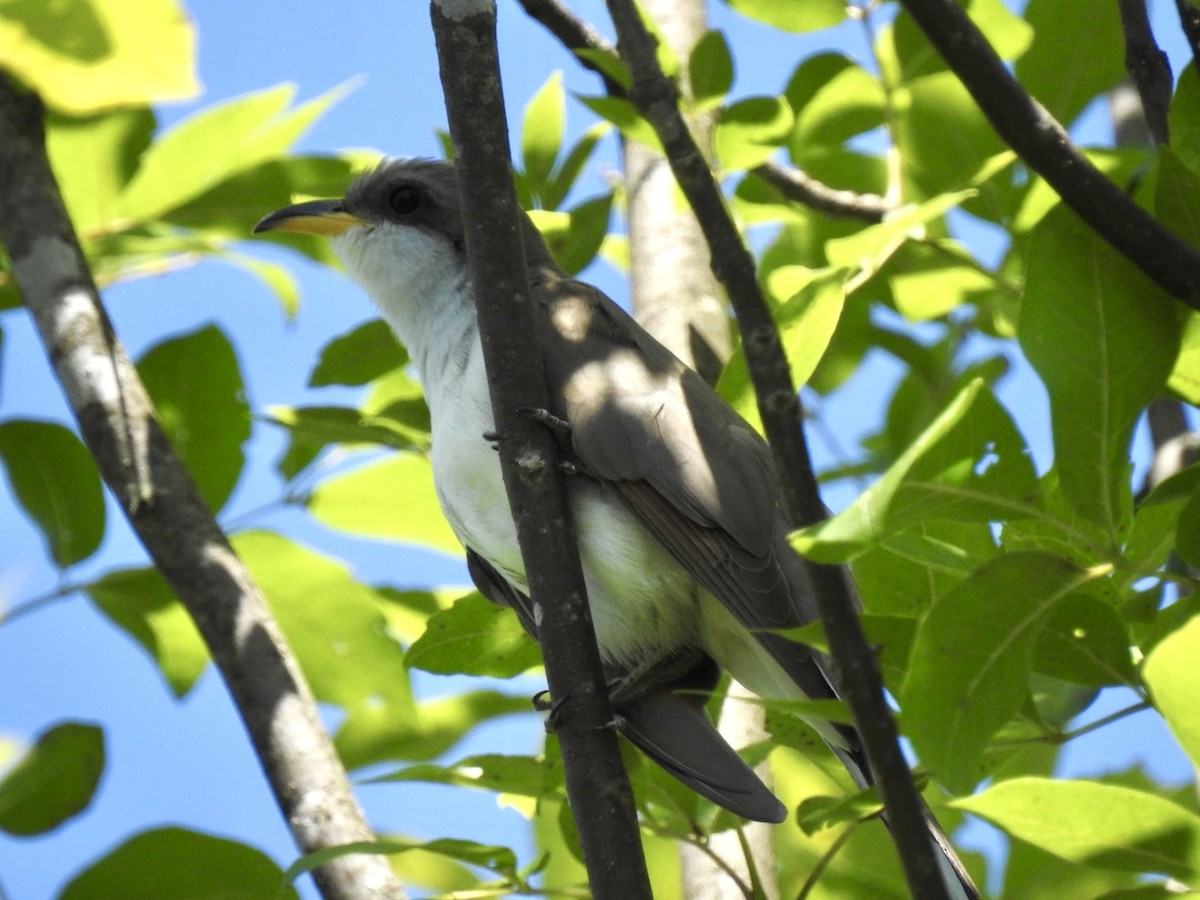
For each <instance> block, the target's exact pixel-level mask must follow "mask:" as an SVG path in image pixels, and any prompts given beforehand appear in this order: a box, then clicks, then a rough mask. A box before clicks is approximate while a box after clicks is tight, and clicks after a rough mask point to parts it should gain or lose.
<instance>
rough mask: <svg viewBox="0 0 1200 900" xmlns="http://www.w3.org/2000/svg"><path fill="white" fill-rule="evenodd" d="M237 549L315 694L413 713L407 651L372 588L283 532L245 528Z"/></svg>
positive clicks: (349, 703)
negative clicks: (392, 632)
mask: <svg viewBox="0 0 1200 900" xmlns="http://www.w3.org/2000/svg"><path fill="white" fill-rule="evenodd" d="M233 545H234V549H235V550H236V551H237V553H238V555H239V556H240V557H241V558H242V560H243V561H244V562H245V563H246V566H247V568H249V569H250V572H251V574H252V575H253V576H254V580H255V581H256V582H257V584H258V586H259V587H260V588H262V591H263V593H264V594H265V595H266V597H267V602H268V603H269V604H270V606H271V611H272V612H273V613H274V614H275V618H276V619H277V620H278V621H279V625H280V627H281V628H282V629H283V632H284V634H285V635H286V637H287V639H288V641H289V643H290V644H291V645H292V648H293V649H294V650H295V652H296V656H297V658H298V659H299V660H300V664H301V666H303V668H304V674H305V675H306V676H307V678H308V681H309V684H311V685H312V689H313V693H314V694H316V696H317V699H318V700H322V701H324V702H326V703H336V704H338V705H339V706H342V707H345V708H346V709H347V711H349V712H350V713H353V711H354V710H355V709H358V708H360V707H364V706H365V707H368V708H371V709H376V710H380V709H386V710H388V711H389V712H390V714H391V715H395V716H411V715H413V714H414V712H415V707H414V705H413V699H412V693H411V691H410V688H409V683H408V671H407V669H405V667H404V651H403V648H402V647H401V646H400V644H399V643H398V642H397V641H396V640H394V639H393V638H392V636H391V635H390V634H389V633H388V631H387V623H386V620H385V619H384V616H383V613H382V612H381V611H380V609H379V598H378V597H377V596H376V594H375V592H374V590H372V589H371V588H370V587H369V586H367V585H365V584H363V583H362V582H360V581H357V580H355V578H354V577H353V575H352V574H351V573H350V571H349V570H348V569H347V568H346V567H345V566H344V565H343V564H342V563H340V562H338V561H337V560H334V559H331V558H329V557H327V556H324V555H322V554H319V553H317V552H316V551H314V550H311V549H309V548H307V547H304V546H302V545H300V544H298V543H295V542H294V541H291V540H288V539H287V538H285V537H283V536H282V535H278V534H272V533H270V532H265V531H254V532H245V533H242V534H239V535H237V536H236V537H235V538H234V541H233Z"/></svg>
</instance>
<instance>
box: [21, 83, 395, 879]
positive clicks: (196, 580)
mask: <svg viewBox="0 0 1200 900" xmlns="http://www.w3.org/2000/svg"><path fill="white" fill-rule="evenodd" d="M43 128H44V125H43V108H42V104H41V102H40V100H39V99H38V98H37V97H36V96H35V95H33V94H29V93H23V92H22V91H21V90H20V89H18V88H17V87H16V86H15V85H14V84H13V83H12V82H11V81H10V80H9V78H8V77H7V76H5V75H3V74H0V242H3V244H4V246H5V248H6V249H7V250H8V254H9V258H10V259H11V262H12V271H13V277H14V279H15V280H16V282H17V284H18V286H19V287H20V289H21V292H22V294H23V299H24V302H25V305H26V307H28V309H29V312H30V314H31V315H32V316H33V318H34V321H35V323H36V325H37V328H38V331H39V333H40V334H41V338H42V341H43V343H44V344H45V347H46V352H47V355H48V356H49V358H50V361H51V362H52V363H53V365H54V368H55V371H56V373H57V375H58V379H59V382H60V383H61V384H62V387H63V390H64V392H65V393H66V395H67V400H68V402H69V403H70V405H71V408H72V411H73V412H74V414H75V417H76V419H77V420H78V422H79V429H80V433H81V435H82V437H83V440H84V442H85V443H86V444H87V447H88V449H89V450H90V451H91V453H92V455H93V456H94V457H95V459H96V463H97V465H98V466H99V469H100V473H101V475H102V476H103V478H104V480H105V482H106V483H107V484H108V486H109V488H110V490H112V492H113V493H114V494H115V495H116V497H117V499H118V501H119V502H120V505H121V508H122V510H124V512H125V515H126V516H127V517H128V519H129V522H130V524H131V525H132V526H133V529H134V531H135V532H136V533H137V536H138V539H139V540H140V541H141V542H142V545H143V546H144V547H145V548H146V550H147V552H148V553H149V554H150V557H151V558H152V559H153V561H154V564H155V565H156V566H157V567H158V569H159V570H160V571H161V572H162V574H163V575H164V577H165V578H166V580H167V582H168V583H169V584H170V585H171V587H172V588H173V589H174V591H175V593H176V594H177V595H178V597H179V599H180V601H182V603H183V604H184V606H185V607H186V608H187V610H188V613H189V614H190V615H191V617H192V619H193V620H194V621H195V622H196V626H197V628H198V629H199V630H200V633H201V635H202V636H203V638H204V641H205V643H206V644H207V645H208V649H209V653H210V654H211V655H212V658H213V661H214V662H215V663H216V665H217V668H218V669H219V670H220V672H221V675H222V677H223V678H224V679H225V683H226V685H227V686H228V688H229V692H230V694H231V695H232V697H233V700H234V703H235V705H236V706H237V709H238V713H239V714H240V715H241V717H242V721H243V722H244V723H245V726H246V730H247V731H248V732H249V734H250V739H251V741H252V742H253V744H254V749H255V752H256V753H257V755H258V758H259V761H260V762H261V763H262V766H263V769H264V771H265V772H266V775H267V779H268V781H269V782H270V784H271V788H272V791H273V792H274V794H275V799H276V801H277V802H278V804H279V807H280V809H281V810H282V811H283V814H284V816H285V817H286V818H287V821H288V824H289V825H290V826H291V830H292V834H293V836H294V837H295V839H296V843H297V845H298V846H299V847H300V849H301V850H302V851H303V852H305V853H309V852H312V851H316V850H323V849H327V848H330V847H337V846H342V845H346V844H352V843H358V842H370V841H373V840H374V839H375V838H374V835H373V834H372V833H371V830H370V828H369V827H368V826H367V824H366V821H365V819H364V818H363V814H362V810H361V809H360V808H359V806H358V802H357V800H355V798H354V795H353V794H352V793H351V791H350V786H349V783H348V782H347V779H346V773H345V771H344V770H343V769H342V766H341V763H340V761H339V760H338V758H337V754H336V752H335V751H334V749H333V745H332V743H331V742H330V740H329V737H328V735H327V734H326V733H325V731H324V729H323V728H322V726H321V722H320V718H319V717H318V714H317V709H316V703H315V701H314V700H313V696H312V692H311V691H310V690H309V688H308V685H307V683H306V682H305V680H304V676H303V674H302V673H301V672H300V667H299V665H298V664H297V663H296V660H295V658H294V657H293V656H292V654H291V651H290V649H289V648H288V646H287V644H286V643H285V641H284V639H283V636H282V635H281V634H280V632H279V628H278V626H277V625H276V623H275V621H274V619H273V618H272V617H271V614H270V612H269V610H268V609H267V606H266V603H265V602H264V600H263V597H262V595H261V593H260V592H259V590H258V588H257V587H256V586H255V584H254V582H253V581H252V579H251V577H250V574H249V573H248V572H247V571H246V569H245V567H244V566H243V565H242V563H241V561H240V560H239V559H238V558H237V556H236V554H235V553H234V551H233V548H232V547H230V545H229V542H228V541H227V540H226V538H225V535H224V534H223V533H222V532H221V529H220V527H219V526H218V525H217V523H216V521H215V520H214V519H213V517H212V514H211V513H210V512H209V510H208V508H207V506H206V505H205V503H204V501H203V500H202V499H201V497H200V495H199V493H198V492H197V491H196V488H195V485H194V484H193V483H192V480H191V477H190V476H189V475H188V472H187V470H186V469H185V468H184V467H183V465H182V463H181V462H180V461H179V459H178V457H177V456H176V455H175V453H174V451H173V450H172V448H171V446H170V443H169V442H168V440H167V438H166V436H165V435H164V434H163V432H162V429H161V428H160V427H159V425H158V422H157V420H156V419H155V414H154V409H153V406H152V404H151V402H150V398H149V397H148V396H147V394H146V391H145V388H144V387H143V385H142V383H141V381H140V380H139V378H138V374H137V370H136V369H135V368H134V367H133V364H132V363H131V362H130V360H129V358H128V357H127V356H126V354H125V351H124V349H123V347H122V346H121V343H120V340H119V339H118V338H117V336H116V334H115V333H114V332H113V329H112V325H111V323H110V322H109V319H108V315H107V313H106V312H105V310H104V307H103V305H102V304H101V302H100V298H99V296H98V294H97V292H96V286H95V284H94V282H93V280H92V276H91V273H90V272H89V271H88V268H87V264H86V262H85V260H84V257H83V254H82V252H81V250H80V248H79V243H78V240H77V239H76V236H75V233H74V231H73V230H72V227H71V223H70V221H69V219H68V218H67V214H66V210H65V208H64V206H63V202H62V197H61V196H60V194H59V190H58V185H57V183H56V181H55V179H54V175H53V173H52V172H51V170H50V164H49V161H48V159H47V157H46V151H45V143H44V132H43ZM313 875H314V878H315V879H316V881H317V885H318V887H319V888H320V890H321V893H322V895H323V896H324V897H326V898H329V900H362V898H378V900H384V898H386V900H399V898H403V896H404V892H403V889H402V888H401V887H400V885H399V883H398V882H397V881H396V880H395V878H394V876H393V875H392V871H391V868H390V867H389V865H388V863H387V860H386V859H385V858H384V857H382V856H378V855H375V854H354V855H347V856H343V857H340V858H339V859H336V860H334V861H332V862H329V863H326V864H325V865H322V866H320V867H319V868H317V869H315V870H314V871H313Z"/></svg>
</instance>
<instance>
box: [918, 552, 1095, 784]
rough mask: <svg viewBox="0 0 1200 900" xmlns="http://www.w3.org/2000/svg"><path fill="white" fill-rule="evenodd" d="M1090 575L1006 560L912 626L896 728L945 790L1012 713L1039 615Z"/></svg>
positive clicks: (1034, 561) (969, 772) (972, 765)
mask: <svg viewBox="0 0 1200 900" xmlns="http://www.w3.org/2000/svg"><path fill="white" fill-rule="evenodd" d="M1093 577H1095V575H1094V574H1093V573H1088V572H1082V571H1080V570H1079V569H1077V568H1075V567H1074V566H1072V565H1070V564H1068V563H1066V562H1064V561H1063V560H1060V559H1057V558H1055V557H1053V556H1049V555H1047V554H1043V553H1011V554H1007V555H1004V556H1001V557H998V558H996V559H994V560H992V561H990V562H987V563H985V564H984V565H983V566H982V567H980V568H979V570H978V571H976V572H975V573H974V574H973V575H972V576H971V577H970V578H968V579H967V580H966V581H964V582H963V583H962V584H960V585H959V586H958V587H956V588H954V589H953V590H952V591H950V592H949V593H948V594H946V596H945V597H943V598H942V599H941V600H940V601H938V602H937V603H935V604H934V605H933V608H932V609H931V610H930V611H929V615H928V616H926V617H925V619H924V621H923V622H922V623H921V627H920V630H919V631H918V632H917V640H916V645H915V646H914V647H913V651H912V657H911V660H912V661H911V663H910V667H909V672H908V678H907V679H906V680H905V682H904V690H903V694H902V697H901V704H900V707H901V709H902V710H903V721H904V730H905V733H906V734H907V735H908V737H909V738H910V739H911V740H912V743H913V747H914V749H915V750H916V751H917V755H918V756H920V758H921V760H922V762H923V763H924V764H925V765H926V766H927V767H928V768H929V769H930V770H932V771H933V772H934V773H935V774H936V776H937V778H938V779H939V780H940V781H942V782H944V783H945V784H946V785H948V786H949V787H950V788H951V789H952V790H954V791H956V792H964V791H968V790H970V788H971V787H972V786H973V785H974V783H975V782H976V780H978V778H979V771H978V768H979V764H980V762H981V760H982V755H983V750H984V747H986V746H987V742H988V739H989V738H991V736H992V735H993V734H995V733H996V731H997V730H998V729H999V728H1000V727H1001V726H1002V725H1004V724H1005V723H1006V722H1008V720H1009V719H1011V718H1012V717H1013V716H1014V715H1015V714H1016V712H1017V711H1018V710H1019V709H1020V708H1021V704H1022V703H1023V702H1024V700H1025V697H1026V695H1027V694H1028V690H1029V688H1028V686H1027V679H1028V677H1029V673H1030V669H1031V663H1032V654H1033V648H1034V644H1035V642H1036V640H1037V638H1038V635H1039V634H1040V632H1041V629H1042V626H1043V624H1044V623H1045V619H1046V616H1047V615H1048V614H1049V613H1050V612H1051V610H1053V608H1054V607H1055V606H1056V605H1057V604H1058V603H1059V602H1060V601H1061V600H1062V598H1064V597H1065V596H1067V595H1068V594H1070V593H1071V592H1072V591H1074V590H1076V589H1077V588H1078V587H1079V586H1080V585H1082V584H1085V583H1086V582H1087V581H1088V580H1090V579H1091V578H1093Z"/></svg>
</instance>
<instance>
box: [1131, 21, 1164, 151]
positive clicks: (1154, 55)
mask: <svg viewBox="0 0 1200 900" xmlns="http://www.w3.org/2000/svg"><path fill="white" fill-rule="evenodd" d="M1120 6H1121V29H1122V31H1124V33H1125V70H1126V71H1127V72H1128V73H1129V77H1130V78H1132V79H1133V83H1134V85H1135V86H1136V87H1137V92H1138V96H1139V97H1141V98H1142V112H1143V113H1144V114H1145V116H1146V122H1147V124H1149V126H1150V134H1151V135H1153V136H1154V143H1156V144H1167V143H1170V139H1171V138H1170V132H1169V131H1168V128H1167V110H1168V109H1169V108H1170V106H1171V88H1172V87H1173V86H1174V82H1173V80H1172V79H1171V65H1170V63H1168V62H1167V54H1165V53H1163V52H1162V50H1161V49H1159V46H1158V44H1156V43H1155V41H1154V33H1153V32H1152V31H1151V30H1150V19H1149V17H1148V16H1147V15H1146V0H1120Z"/></svg>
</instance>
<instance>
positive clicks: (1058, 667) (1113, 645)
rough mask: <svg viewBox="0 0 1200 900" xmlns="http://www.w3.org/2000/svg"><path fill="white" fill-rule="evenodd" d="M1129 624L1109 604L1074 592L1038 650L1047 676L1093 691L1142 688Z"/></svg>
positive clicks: (1048, 627) (1051, 620)
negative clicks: (1101, 688)
mask: <svg viewBox="0 0 1200 900" xmlns="http://www.w3.org/2000/svg"><path fill="white" fill-rule="evenodd" d="M1132 643H1133V642H1132V640H1131V639H1130V637H1129V632H1128V630H1127V629H1126V628H1125V624H1124V623H1123V622H1122V621H1121V619H1120V617H1119V616H1118V615H1117V611H1116V610H1115V609H1113V607H1112V606H1110V605H1109V604H1107V603H1104V602H1103V601H1101V600H1097V599H1096V598H1095V597H1091V596H1088V595H1087V594H1082V593H1080V594H1070V595H1069V596H1066V597H1064V598H1063V599H1062V601H1061V602H1060V603H1059V604H1058V605H1057V606H1056V607H1055V608H1054V610H1053V611H1052V612H1051V613H1050V617H1049V618H1048V619H1047V620H1046V623H1045V628H1044V629H1043V631H1042V633H1041V635H1040V636H1039V638H1038V641H1037V647H1036V649H1035V650H1034V660H1033V664H1034V667H1035V668H1036V669H1037V671H1038V672H1040V673H1042V674H1044V675H1050V676H1051V677H1053V678H1058V679H1062V680H1063V681H1070V682H1072V683H1074V684H1082V685H1088V686H1092V687H1106V686H1108V685H1121V684H1123V685H1130V686H1132V685H1136V684H1137V680H1138V677H1137V673H1136V672H1135V671H1134V668H1133V659H1132V658H1131V656H1130V653H1129V648H1130V646H1131V644H1132Z"/></svg>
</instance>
